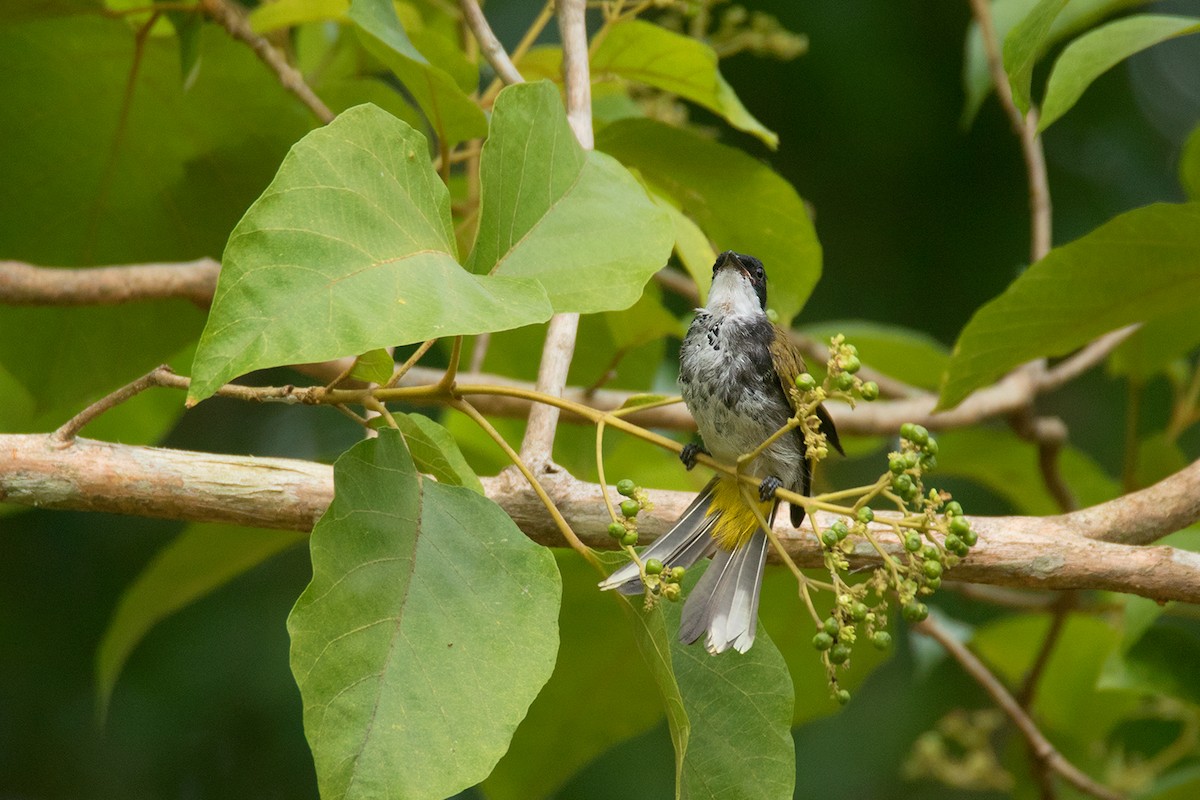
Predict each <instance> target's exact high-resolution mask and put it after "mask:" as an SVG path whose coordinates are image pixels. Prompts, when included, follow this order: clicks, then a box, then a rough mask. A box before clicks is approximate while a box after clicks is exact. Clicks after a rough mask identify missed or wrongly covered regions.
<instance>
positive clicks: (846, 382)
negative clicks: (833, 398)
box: [833, 372, 854, 392]
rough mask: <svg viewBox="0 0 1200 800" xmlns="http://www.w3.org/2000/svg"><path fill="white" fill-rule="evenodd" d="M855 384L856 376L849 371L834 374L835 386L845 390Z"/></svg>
mask: <svg viewBox="0 0 1200 800" xmlns="http://www.w3.org/2000/svg"><path fill="white" fill-rule="evenodd" d="M853 385H854V376H853V375H851V374H850V373H849V372H839V373H838V374H837V375H835V376H833V388H835V389H841V390H842V391H843V392H845V391H849V390H850V387H851V386H853Z"/></svg>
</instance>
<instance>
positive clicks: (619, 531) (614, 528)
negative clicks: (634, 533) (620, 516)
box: [608, 522, 625, 540]
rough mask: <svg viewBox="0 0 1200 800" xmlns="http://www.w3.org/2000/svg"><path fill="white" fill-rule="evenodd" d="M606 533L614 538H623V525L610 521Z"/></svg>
mask: <svg viewBox="0 0 1200 800" xmlns="http://www.w3.org/2000/svg"><path fill="white" fill-rule="evenodd" d="M608 535H609V536H611V537H612V538H614V539H618V540H620V539H624V538H625V526H624V525H622V524H621V523H619V522H610V523H609V524H608Z"/></svg>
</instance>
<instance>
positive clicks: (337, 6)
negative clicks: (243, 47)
mask: <svg viewBox="0 0 1200 800" xmlns="http://www.w3.org/2000/svg"><path fill="white" fill-rule="evenodd" d="M349 12H350V0H276V1H275V2H274V3H263V4H262V5H260V6H258V7H257V8H255V9H254V10H253V11H251V12H250V27H251V28H253V29H254V32H255V33H273V32H275V31H277V30H282V29H283V28H291V27H294V26H296V25H303V24H305V23H306V22H323V21H324V20H330V19H342V18H344V17H345V16H346V15H347V14H348V13H349Z"/></svg>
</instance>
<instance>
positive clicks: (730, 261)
mask: <svg viewBox="0 0 1200 800" xmlns="http://www.w3.org/2000/svg"><path fill="white" fill-rule="evenodd" d="M726 267H737V268H738V269H740V270H741V271H742V272H743V273H745V274H746V275H747V276H749V274H750V273H749V272H746V267H745V265H744V264H742V260H741V259H740V258H738V256H737V253H735V252H733V251H732V250H726V251H725V252H724V253H721V255H719V256H717V263H716V264H714V265H713V275H716V274H717V273H718V272H720V271H721V270H723V269H725V268H726Z"/></svg>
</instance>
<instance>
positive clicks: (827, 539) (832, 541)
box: [821, 528, 838, 547]
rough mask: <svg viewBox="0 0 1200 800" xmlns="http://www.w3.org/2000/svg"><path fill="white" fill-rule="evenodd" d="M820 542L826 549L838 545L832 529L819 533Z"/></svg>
mask: <svg viewBox="0 0 1200 800" xmlns="http://www.w3.org/2000/svg"><path fill="white" fill-rule="evenodd" d="M821 542H822V544H824V545H825V546H826V547H834V546H835V545H837V543H838V537H837V534H836V533H834V532H833V528H829V529H827V530H823V531H821Z"/></svg>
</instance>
